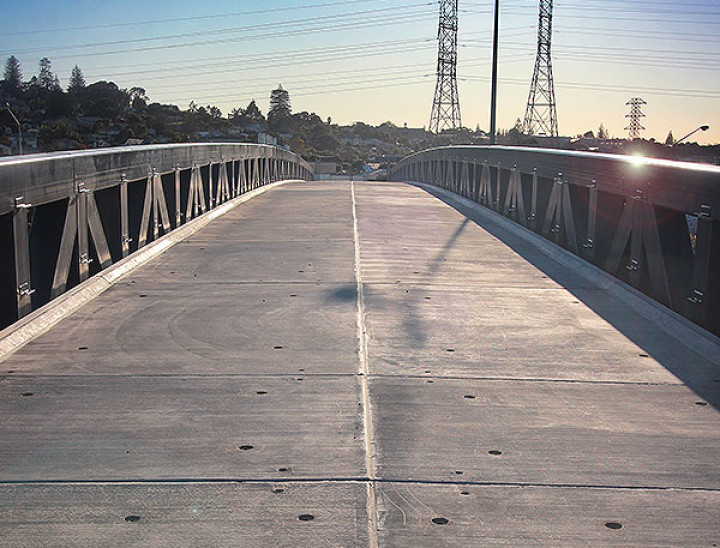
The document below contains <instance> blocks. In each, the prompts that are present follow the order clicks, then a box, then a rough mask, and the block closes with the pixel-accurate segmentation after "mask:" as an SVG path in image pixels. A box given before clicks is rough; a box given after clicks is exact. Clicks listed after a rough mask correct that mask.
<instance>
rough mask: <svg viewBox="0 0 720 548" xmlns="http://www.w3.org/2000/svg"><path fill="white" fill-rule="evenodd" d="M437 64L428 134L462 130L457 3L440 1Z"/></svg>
mask: <svg viewBox="0 0 720 548" xmlns="http://www.w3.org/2000/svg"><path fill="white" fill-rule="evenodd" d="M439 4H440V24H439V26H438V62H437V84H436V85H435V99H434V100H433V108H432V113H431V114H430V131H432V132H433V133H440V132H441V131H443V130H446V129H451V130H453V131H457V130H458V129H460V128H461V127H462V122H461V120H460V100H459V99H458V90H457V31H458V0H440V2H439Z"/></svg>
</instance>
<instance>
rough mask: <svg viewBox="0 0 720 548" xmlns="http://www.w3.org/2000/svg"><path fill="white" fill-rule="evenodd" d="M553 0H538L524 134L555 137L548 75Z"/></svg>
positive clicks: (554, 110) (552, 90)
mask: <svg viewBox="0 0 720 548" xmlns="http://www.w3.org/2000/svg"><path fill="white" fill-rule="evenodd" d="M552 12H553V0H540V21H539V23H538V46H537V57H536V58H535V70H534V71H533V77H532V83H531V85H530V95H529V96H528V103H527V108H526V109H525V120H524V122H523V132H524V133H526V134H527V135H547V136H549V137H553V138H556V139H557V137H558V121H557V104H556V102H555V84H554V82H553V72H552V55H551V50H552Z"/></svg>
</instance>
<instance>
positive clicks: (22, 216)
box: [12, 196, 35, 319]
mask: <svg viewBox="0 0 720 548" xmlns="http://www.w3.org/2000/svg"><path fill="white" fill-rule="evenodd" d="M30 207H31V206H30V204H26V203H24V202H23V197H22V196H18V197H17V198H15V207H14V209H13V215H12V220H13V243H14V246H13V247H14V258H15V286H16V292H17V314H18V319H20V318H23V317H25V316H27V315H28V314H29V313H30V312H32V297H31V296H32V294H33V293H35V290H34V289H32V288H31V287H30V232H29V230H28V210H29V209H30Z"/></svg>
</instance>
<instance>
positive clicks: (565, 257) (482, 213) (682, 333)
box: [407, 182, 720, 364]
mask: <svg viewBox="0 0 720 548" xmlns="http://www.w3.org/2000/svg"><path fill="white" fill-rule="evenodd" d="M407 184H410V185H413V186H416V187H418V188H421V189H423V190H425V191H427V192H430V191H432V192H431V193H436V194H437V195H439V196H442V197H443V199H445V200H447V202H448V203H449V204H450V205H452V206H453V207H455V208H457V209H458V210H460V211H461V212H462V209H466V210H468V209H469V210H470V211H472V213H473V214H474V215H476V216H477V217H479V218H482V219H485V220H488V221H493V222H495V223H497V224H498V225H500V227H501V228H503V229H504V230H507V231H508V232H510V233H512V234H513V235H516V236H519V237H520V238H522V239H524V240H525V241H527V242H529V243H532V244H533V245H535V246H536V247H538V248H539V249H540V250H541V251H542V252H543V253H544V254H545V255H547V256H549V257H551V258H552V259H554V260H555V261H557V262H558V263H560V264H561V265H563V266H565V267H567V268H569V269H572V270H573V271H575V272H577V273H578V274H580V275H581V276H582V277H583V278H585V279H586V280H588V281H589V282H591V283H593V284H595V285H597V286H598V287H600V288H601V289H604V290H606V291H607V292H608V293H609V294H610V295H612V296H613V297H616V298H617V299H620V300H621V301H623V302H626V303H628V305H629V306H631V307H632V308H633V310H635V311H636V312H637V313H638V314H640V316H642V317H643V318H645V319H646V320H649V321H651V322H652V323H654V324H655V325H657V326H658V327H660V329H662V330H663V331H665V332H666V333H668V334H670V335H672V336H673V337H674V338H676V339H678V340H680V341H682V342H683V344H685V345H686V346H687V347H689V348H691V349H692V350H694V351H695V352H697V353H698V354H700V355H702V356H703V357H705V358H707V359H708V360H710V361H712V362H713V363H716V364H720V338H718V337H716V336H715V335H713V334H712V333H710V332H709V331H706V330H705V329H703V328H702V327H700V326H699V325H696V324H694V323H693V322H691V321H690V320H688V319H687V318H685V317H684V316H681V315H680V314H678V313H677V312H674V311H673V310H670V309H669V308H667V307H665V306H664V305H662V304H660V303H659V302H657V301H655V300H653V299H651V298H650V297H648V296H647V295H645V294H644V293H641V292H640V291H638V290H637V289H635V288H634V287H632V286H629V285H627V284H626V283H624V282H622V281H620V280H619V279H617V278H615V277H614V276H612V275H610V274H608V273H607V272H605V271H604V270H602V269H600V268H598V267H597V266H595V265H594V264H592V263H589V262H587V261H586V260H585V259H582V258H580V257H578V256H577V255H575V254H573V253H571V252H569V251H567V250H566V249H563V248H562V247H560V246H558V245H555V244H554V243H552V242H550V241H548V240H546V239H545V238H543V237H542V236H540V235H539V234H536V233H535V232H533V231H531V230H530V229H527V228H525V227H524V226H522V225H519V224H517V223H515V222H514V221H512V220H510V219H508V218H506V217H504V216H503V215H500V214H499V213H497V212H495V211H492V210H491V209H488V208H486V207H484V206H481V205H480V204H477V203H475V202H473V201H472V200H469V199H467V198H465V197H463V196H460V195H458V194H455V193H454V192H451V191H449V190H445V189H443V188H439V187H436V186H433V185H429V184H426V183H418V182H408V183H407Z"/></svg>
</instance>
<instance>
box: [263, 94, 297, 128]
mask: <svg viewBox="0 0 720 548" xmlns="http://www.w3.org/2000/svg"><path fill="white" fill-rule="evenodd" d="M291 116H292V111H291V109H290V94H289V93H288V92H287V90H285V89H283V87H282V85H280V86H278V88H277V89H274V90H272V92H270V110H269V111H268V124H269V126H270V129H271V130H273V131H277V132H278V133H283V132H285V131H287V130H288V129H289V125H290V121H291Z"/></svg>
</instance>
